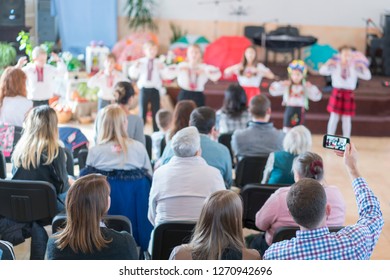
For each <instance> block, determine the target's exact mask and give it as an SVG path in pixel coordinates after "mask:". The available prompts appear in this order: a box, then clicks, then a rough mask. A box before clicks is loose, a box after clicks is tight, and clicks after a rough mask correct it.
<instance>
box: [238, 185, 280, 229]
mask: <svg viewBox="0 0 390 280" xmlns="http://www.w3.org/2000/svg"><path fill="white" fill-rule="evenodd" d="M287 186H288V185H262V184H249V185H246V186H245V187H244V188H243V189H242V191H241V193H240V195H241V197H242V201H243V206H244V211H243V217H242V221H243V226H244V227H246V228H249V229H254V230H259V229H258V228H257V227H256V213H257V211H259V210H260V208H261V207H263V205H264V203H265V202H266V201H267V199H268V198H269V197H270V196H271V195H272V194H273V193H274V192H275V191H276V190H277V189H279V188H280V187H287Z"/></svg>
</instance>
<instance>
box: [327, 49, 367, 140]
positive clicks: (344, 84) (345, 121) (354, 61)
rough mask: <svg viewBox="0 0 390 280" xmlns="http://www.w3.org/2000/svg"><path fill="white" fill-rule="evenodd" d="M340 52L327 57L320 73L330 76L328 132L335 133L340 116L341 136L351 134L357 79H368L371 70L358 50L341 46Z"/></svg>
mask: <svg viewBox="0 0 390 280" xmlns="http://www.w3.org/2000/svg"><path fill="white" fill-rule="evenodd" d="M339 51H340V54H339V55H337V56H335V57H333V58H331V59H329V60H328V61H327V62H326V64H324V65H323V66H321V68H320V70H319V72H320V74H321V75H324V76H328V75H331V77H332V87H333V91H332V95H331V96H330V98H329V103H328V107H327V110H328V112H329V113H330V118H329V122H328V134H332V135H334V134H335V133H336V129H337V124H338V122H339V119H340V116H341V121H342V128H343V136H344V137H350V136H351V128H352V124H351V117H352V116H354V115H355V108H356V104H355V94H354V90H355V89H356V84H357V80H358V79H359V78H360V79H363V80H370V79H371V72H370V70H369V69H368V60H367V58H366V57H364V56H363V55H362V54H361V53H360V52H356V51H353V50H352V48H351V47H348V46H343V47H341V48H340V49H339Z"/></svg>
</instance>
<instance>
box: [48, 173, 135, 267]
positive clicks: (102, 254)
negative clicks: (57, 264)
mask: <svg viewBox="0 0 390 280" xmlns="http://www.w3.org/2000/svg"><path fill="white" fill-rule="evenodd" d="M110 204H111V200H110V186H109V185H108V182H107V180H106V177H105V176H102V175H100V174H90V175H87V176H84V177H81V178H79V179H78V180H76V181H75V182H74V184H73V185H72V186H71V188H70V189H69V192H68V195H67V198H66V212H67V223H66V226H65V228H64V230H63V231H61V232H59V233H57V234H55V235H53V236H52V237H50V238H49V241H48V244H47V258H48V259H50V260H134V259H137V257H138V254H137V247H136V243H135V241H134V239H133V237H132V236H131V235H130V234H129V233H127V232H117V231H115V230H112V229H108V228H106V227H105V225H104V223H102V218H103V216H104V215H105V214H106V213H107V210H108V209H109V208H110Z"/></svg>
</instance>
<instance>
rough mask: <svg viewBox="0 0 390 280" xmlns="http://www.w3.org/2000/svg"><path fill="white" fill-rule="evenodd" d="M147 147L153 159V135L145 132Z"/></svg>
mask: <svg viewBox="0 0 390 280" xmlns="http://www.w3.org/2000/svg"><path fill="white" fill-rule="evenodd" d="M145 148H146V151H147V152H148V156H149V159H150V160H152V137H151V136H150V135H147V134H145Z"/></svg>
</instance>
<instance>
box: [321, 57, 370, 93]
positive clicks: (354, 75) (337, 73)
mask: <svg viewBox="0 0 390 280" xmlns="http://www.w3.org/2000/svg"><path fill="white" fill-rule="evenodd" d="M319 73H320V74H321V75H324V76H329V75H330V76H331V77H332V87H334V88H339V89H348V90H354V89H356V84H357V80H358V79H362V80H370V79H371V72H370V70H369V69H368V68H367V67H356V65H354V64H351V65H350V66H349V68H348V75H347V77H346V78H345V79H344V78H343V77H342V67H341V63H337V64H336V65H335V66H334V65H328V64H324V65H322V66H321V68H320V70H319Z"/></svg>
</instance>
